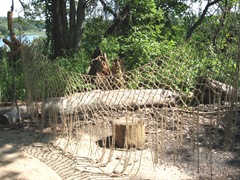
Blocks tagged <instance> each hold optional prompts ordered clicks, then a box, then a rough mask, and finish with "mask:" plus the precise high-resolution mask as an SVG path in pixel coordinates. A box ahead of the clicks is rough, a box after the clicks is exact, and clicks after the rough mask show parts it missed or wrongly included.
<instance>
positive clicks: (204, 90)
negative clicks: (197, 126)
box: [192, 77, 234, 105]
mask: <svg viewBox="0 0 240 180" xmlns="http://www.w3.org/2000/svg"><path fill="white" fill-rule="evenodd" d="M233 90H234V88H233V87H232V86H231V85H228V84H224V83H221V82H219V81H216V80H214V79H211V78H208V77H199V78H198V79H197V81H196V85H195V90H194V92H193V100H192V104H194V105H197V104H210V103H216V102H219V101H225V102H228V101H229V100H230V96H231V94H232V93H233Z"/></svg>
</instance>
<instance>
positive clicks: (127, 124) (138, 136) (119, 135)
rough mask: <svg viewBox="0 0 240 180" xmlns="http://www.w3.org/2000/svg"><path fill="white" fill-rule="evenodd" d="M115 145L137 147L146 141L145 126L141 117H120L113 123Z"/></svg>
mask: <svg viewBox="0 0 240 180" xmlns="http://www.w3.org/2000/svg"><path fill="white" fill-rule="evenodd" d="M113 131H114V132H115V137H113V138H115V146H116V147H118V148H130V147H135V148H138V147H140V146H142V145H143V144H144V143H145V141H146V135H145V127H144V122H143V120H142V119H140V118H137V117H126V116H125V117H121V118H120V119H117V120H116V121H115V122H114V123H113Z"/></svg>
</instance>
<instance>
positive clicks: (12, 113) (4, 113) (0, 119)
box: [0, 105, 30, 125]
mask: <svg viewBox="0 0 240 180" xmlns="http://www.w3.org/2000/svg"><path fill="white" fill-rule="evenodd" d="M18 108H19V112H20V113H19V114H20V117H19V114H18V111H17V108H16V107H5V108H1V111H0V124H4V125H9V124H14V123H16V122H17V120H19V119H25V118H29V117H30V114H29V112H28V109H27V106H26V105H21V106H19V107H18Z"/></svg>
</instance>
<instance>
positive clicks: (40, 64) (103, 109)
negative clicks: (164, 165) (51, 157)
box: [22, 47, 238, 176]
mask: <svg viewBox="0 0 240 180" xmlns="http://www.w3.org/2000/svg"><path fill="white" fill-rule="evenodd" d="M173 54H174V52H171V53H169V56H168V57H163V58H162V59H158V60H154V61H151V62H149V63H148V64H145V65H144V66H141V67H138V68H136V69H134V70H132V71H127V72H124V71H122V70H121V69H120V68H119V64H118V63H119V62H118V61H115V66H116V67H115V72H114V73H112V74H111V73H110V74H109V75H102V74H101V73H99V74H97V75H96V76H93V75H85V74H78V73H73V72H68V71H66V70H65V69H63V68H62V67H60V66H58V65H55V64H54V63H53V62H50V61H49V60H48V59H47V58H46V57H45V56H44V55H42V54H40V53H38V52H36V50H35V49H34V48H31V47H26V48H25V49H24V50H23V52H22V64H23V70H24V71H23V72H24V78H25V85H26V94H27V100H28V107H29V110H30V112H31V113H32V117H34V116H36V113H35V112H36V111H40V112H41V121H40V122H41V128H42V130H43V131H49V132H50V133H51V135H52V136H51V140H52V141H53V143H54V145H55V146H56V147H57V148H60V149H61V150H62V151H63V152H64V154H65V155H67V156H69V157H71V158H73V159H75V160H76V161H77V162H78V163H82V162H88V163H89V164H90V165H92V166H94V167H98V168H99V169H101V171H102V172H103V173H106V174H110V175H111V176H118V175H123V174H135V173H137V172H138V171H139V168H140V166H141V164H143V163H144V157H145V156H148V157H149V156H150V157H151V159H152V161H153V164H155V165H156V164H158V163H161V162H162V161H163V160H164V156H166V155H168V156H169V157H171V158H172V160H173V161H174V162H175V161H177V160H180V159H181V158H183V157H185V158H186V156H187V155H186V154H188V153H192V154H194V157H195V161H197V166H198V169H199V166H200V163H201V162H200V161H201V160H200V153H201V152H200V148H201V147H202V146H204V147H206V154H207V156H211V151H209V149H211V148H212V147H213V146H214V144H218V143H219V135H218V129H219V127H220V126H224V127H226V132H229V133H226V134H228V135H227V137H226V139H227V142H226V143H225V146H228V145H231V144H232V143H234V142H233V141H234V131H233V128H234V127H235V126H234V124H236V121H237V120H236V118H237V117H235V116H237V113H236V108H237V104H238V103H237V99H238V97H237V95H238V93H237V91H236V89H237V83H235V82H236V80H235V78H232V77H231V76H230V77H229V76H225V77H229V78H230V79H225V82H229V84H231V85H232V86H230V85H227V84H224V83H220V82H218V81H215V80H213V78H214V77H215V75H216V74H214V73H211V72H209V73H206V72H204V73H203V74H204V75H205V76H204V77H202V76H200V77H199V78H195V77H193V76H191V75H190V74H189V73H191V72H193V71H194V70H195V69H196V67H195V66H194V63H189V64H188V63H186V62H185V61H183V59H182V57H183V56H181V54H177V55H176V54H174V56H175V57H177V58H175V60H173V58H171V56H172V55H173ZM173 64H174V66H173ZM112 66H114V63H113V65H112ZM117 67H118V68H117ZM219 67H221V66H219ZM101 70H102V71H101V72H103V71H104V66H103V67H102V69H101ZM236 71H237V70H236ZM223 73H224V72H223ZM206 77H208V78H206ZM191 78H192V79H191ZM203 104H207V105H203ZM120 120H121V121H123V122H124V123H125V124H127V125H130V126H129V128H127V129H126V131H125V132H124V133H125V137H126V136H130V137H131V136H132V138H130V140H125V142H124V147H123V148H118V147H115V144H116V142H115V141H116V140H117V136H119V134H116V132H117V131H116V128H118V122H119V121H120ZM136 123H140V125H141V123H143V124H144V126H143V127H144V129H142V130H144V133H141V130H139V131H140V132H136V131H132V130H131V125H132V126H134V125H136ZM136 126H137V125H136ZM203 126H204V127H207V128H205V131H206V133H207V134H208V136H207V137H208V138H207V139H205V140H204V141H201V133H200V132H201V131H203ZM132 129H133V128H132ZM140 129H141V128H140ZM170 131H171V132H173V133H169V132H170ZM230 132H231V133H230ZM138 135H139V136H138ZM122 136H123V138H124V135H122ZM133 136H134V137H133ZM141 138H143V139H144V138H146V140H144V143H143V144H142V145H141V146H139V147H138V146H136V144H134V143H131V140H132V139H134V141H137V142H138V141H139V142H141ZM189 144H190V147H191V149H186V148H187V147H188V146H189ZM146 149H150V150H151V152H152V153H150V154H149V153H147V152H146V151H145V150H146ZM110 164H111V167H114V168H109V167H110V166H109V165H110Z"/></svg>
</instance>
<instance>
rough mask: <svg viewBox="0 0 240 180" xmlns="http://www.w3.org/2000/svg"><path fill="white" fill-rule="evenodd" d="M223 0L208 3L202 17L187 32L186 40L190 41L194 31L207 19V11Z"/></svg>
mask: <svg viewBox="0 0 240 180" xmlns="http://www.w3.org/2000/svg"><path fill="white" fill-rule="evenodd" d="M220 1H221V0H214V1H212V2H210V1H208V3H207V5H206V7H205V8H204V10H203V12H202V14H201V16H200V17H199V19H198V20H197V22H195V23H194V24H193V25H192V26H191V27H190V28H189V29H188V31H187V35H186V39H185V40H188V39H189V38H190V37H191V36H192V34H193V31H194V30H195V29H196V28H197V27H198V26H199V25H200V24H201V23H202V21H203V19H204V18H205V15H206V14H207V11H208V8H209V7H210V6H212V5H214V4H217V3H218V2H220Z"/></svg>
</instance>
